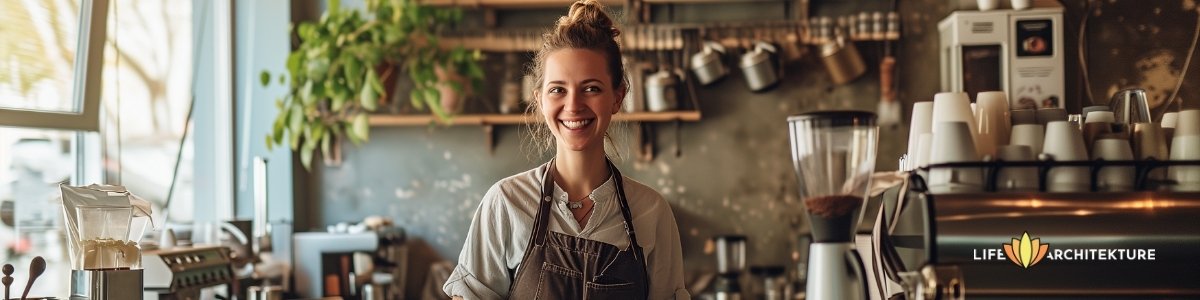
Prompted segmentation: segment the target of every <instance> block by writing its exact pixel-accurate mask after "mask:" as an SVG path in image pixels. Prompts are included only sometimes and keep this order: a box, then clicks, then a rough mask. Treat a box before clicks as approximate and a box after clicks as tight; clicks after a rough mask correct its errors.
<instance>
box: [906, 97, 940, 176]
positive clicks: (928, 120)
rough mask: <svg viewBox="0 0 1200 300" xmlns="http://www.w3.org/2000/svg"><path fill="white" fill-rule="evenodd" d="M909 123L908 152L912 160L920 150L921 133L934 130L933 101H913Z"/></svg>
mask: <svg viewBox="0 0 1200 300" xmlns="http://www.w3.org/2000/svg"><path fill="white" fill-rule="evenodd" d="M908 125H909V128H908V152H906V153H908V157H909V159H910V160H912V159H913V158H914V157H916V156H917V151H920V149H918V148H919V147H920V146H921V144H920V143H921V134H922V133H931V132H933V129H932V128H933V102H932V101H922V102H917V103H913V108H912V122H909V123H908ZM913 166H915V164H913Z"/></svg>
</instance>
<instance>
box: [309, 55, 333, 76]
mask: <svg viewBox="0 0 1200 300" xmlns="http://www.w3.org/2000/svg"><path fill="white" fill-rule="evenodd" d="M307 68H308V69H307V71H308V73H307V74H308V77H309V78H312V79H313V80H321V79H324V78H325V75H326V73H329V59H328V58H325V57H317V58H310V59H309V60H308V64H307Z"/></svg>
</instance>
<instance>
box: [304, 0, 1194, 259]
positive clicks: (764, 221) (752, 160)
mask: <svg viewBox="0 0 1200 300" xmlns="http://www.w3.org/2000/svg"><path fill="white" fill-rule="evenodd" d="M861 2H864V3H867V4H868V5H867V7H872V6H882V7H885V8H886V7H887V4H886V3H884V4H880V2H877V1H861ZM853 3H856V2H829V3H827V5H826V6H821V5H822V4H821V3H814V4H813V6H814V8H816V9H815V11H814V12H815V13H816V14H823V13H827V14H830V15H837V14H838V11H842V10H851V9H853V8H854V7H857V6H855V5H854V4H853ZM1154 3H1155V4H1154V5H1157V6H1161V7H1159V8H1155V7H1151V6H1148V5H1147V4H1143V2H1137V1H1123V2H1116V3H1114V2H1111V1H1105V2H1097V3H1094V4H1093V5H1096V6H1099V7H1100V10H1099V11H1097V12H1094V14H1093V20H1092V23H1091V26H1092V29H1090V30H1089V33H1088V35H1087V36H1088V37H1089V38H1090V39H1092V41H1091V44H1089V46H1088V47H1087V49H1088V50H1089V51H1090V52H1091V53H1093V55H1092V56H1091V57H1090V58H1089V64H1090V65H1091V66H1092V68H1093V69H1092V70H1091V72H1090V74H1093V78H1092V79H1091V80H1092V83H1091V85H1092V87H1093V88H1092V90H1093V92H1094V93H1095V94H1096V95H1108V94H1109V87H1110V86H1117V85H1127V84H1138V83H1143V84H1144V83H1147V82H1152V83H1154V84H1156V86H1158V87H1160V88H1159V92H1161V89H1162V86H1163V84H1164V82H1167V83H1170V84H1171V85H1173V83H1174V82H1175V80H1176V79H1177V78H1178V73H1179V69H1180V68H1181V66H1182V61H1181V60H1182V57H1184V56H1186V53H1185V52H1184V50H1186V49H1187V48H1186V47H1187V45H1186V44H1187V42H1188V41H1189V39H1188V38H1189V37H1190V35H1189V34H1190V33H1191V29H1192V28H1190V25H1192V24H1195V23H1193V22H1194V21H1193V20H1194V18H1195V16H1196V15H1195V14H1194V13H1193V12H1192V11H1191V10H1193V9H1195V5H1194V3H1193V2H1192V1H1184V2H1179V1H1157V2H1154ZM821 7H826V8H827V9H826V10H824V11H822V10H821V9H820V8H821ZM951 7H954V6H953V5H952V4H951V3H949V2H948V1H940V0H920V1H900V3H899V9H900V11H901V15H902V20H903V26H904V27H903V29H904V30H903V37H902V39H903V40H902V41H901V42H900V43H899V45H898V46H896V48H895V49H896V52H895V53H896V55H897V57H898V59H899V65H898V67H899V74H900V76H899V78H898V80H900V86H901V88H900V91H899V92H900V98H901V99H902V100H903V101H904V102H905V103H906V104H905V113H907V108H908V106H909V104H910V103H911V102H914V101H929V100H930V99H931V98H932V96H933V94H934V93H936V92H938V91H939V90H940V87H939V84H940V81H939V79H938V76H939V75H938V73H937V67H936V64H937V63H938V57H937V51H936V45H937V36H938V35H937V29H936V23H937V21H939V20H940V19H941V18H943V17H944V16H946V15H947V14H948V12H949V11H950V10H951ZM1067 7H1068V13H1067V15H1066V20H1068V25H1067V26H1066V28H1067V31H1069V32H1070V31H1077V30H1078V29H1079V27H1078V24H1077V23H1075V22H1077V21H1078V20H1080V17H1081V16H1082V12H1083V10H1082V8H1083V4H1082V2H1072V3H1068V5H1067ZM1181 9H1186V10H1187V11H1180V10H1181ZM564 11H565V9H564ZM681 11H682V9H681ZM557 13H561V12H557ZM680 15H685V18H686V15H687V14H685V13H680ZM545 20H546V23H547V24H549V23H550V22H552V21H553V19H552V18H549V19H545ZM1101 22H1107V23H1106V24H1100V23H1101ZM1118 24H1120V25H1118ZM1146 24H1151V25H1146ZM1143 25H1144V26H1145V28H1146V29H1145V30H1141V29H1137V30H1134V31H1130V30H1131V29H1129V28H1130V27H1132V28H1142V27H1141V26H1143ZM1152 31H1153V32H1158V33H1160V34H1162V36H1170V37H1180V38H1178V39H1171V40H1167V39H1160V38H1157V37H1154V36H1150V35H1148V33H1149V32H1152ZM1077 41H1078V34H1077V33H1068V34H1066V42H1067V46H1068V48H1069V49H1070V50H1069V51H1066V52H1067V53H1068V55H1067V61H1068V64H1067V69H1068V72H1067V86H1068V91H1069V92H1068V94H1069V95H1068V99H1067V104H1068V108H1069V109H1070V110H1071V111H1078V109H1079V107H1080V106H1081V103H1084V100H1081V98H1080V97H1079V95H1081V94H1083V93H1082V90H1081V87H1080V86H1081V84H1080V83H1079V82H1080V80H1079V79H1078V77H1079V72H1078V64H1077V63H1075V62H1076V61H1077V58H1078V56H1077V55H1076V54H1074V52H1075V49H1076V48H1075V46H1076V45H1078V42H1077ZM858 45H859V49H860V51H862V53H863V56H864V58H865V59H866V60H867V65H868V66H869V68H870V69H869V70H868V73H867V75H866V76H864V77H863V78H860V79H858V80H857V81H855V82H853V83H852V84H849V85H844V86H836V85H833V84H832V83H831V82H830V79H829V77H828V75H827V74H826V73H825V71H824V69H823V67H822V65H821V63H820V61H819V60H818V59H817V58H816V57H814V56H813V55H811V53H810V55H809V56H807V57H806V58H805V59H804V61H802V62H801V63H799V64H796V65H792V66H790V67H789V69H788V70H787V77H786V78H785V79H784V80H785V81H784V82H785V83H784V84H782V85H781V86H780V87H779V88H777V89H775V90H772V91H770V92H766V93H750V92H748V91H747V89H746V88H745V84H744V83H743V82H742V81H741V78H740V73H738V72H735V73H733V74H732V75H733V76H732V77H730V78H727V79H726V80H725V81H723V82H721V83H718V84H716V85H714V86H711V87H704V88H700V92H699V94H700V95H701V96H700V97H699V98H700V106H701V110H702V111H703V115H704V119H703V120H702V121H700V122H697V123H683V124H682V126H681V127H680V128H679V133H680V135H679V137H678V140H679V147H681V150H682V155H681V156H679V157H675V156H673V155H672V151H673V149H674V147H675V142H674V141H675V139H676V136H675V134H676V131H675V129H674V127H673V126H672V125H671V124H657V125H654V126H655V128H656V130H655V132H656V134H657V136H658V137H659V139H658V149H659V152H658V158H657V159H656V160H654V161H653V162H650V163H636V162H633V161H632V160H631V159H626V160H624V161H622V162H621V163H620V164H619V165H620V167H621V168H622V170H623V172H625V173H626V175H628V176H630V177H633V178H635V179H637V180H639V181H641V182H643V183H646V184H647V185H649V186H651V187H654V188H656V189H658V190H659V192H660V193H662V194H663V195H664V196H665V197H666V199H667V200H668V201H669V202H670V203H671V204H672V208H673V210H674V213H675V215H676V218H677V219H678V221H679V230H680V233H681V235H682V236H683V249H684V258H685V262H686V263H687V265H686V268H687V269H688V270H712V269H714V268H715V266H714V264H715V263H714V258H713V257H712V256H711V254H709V253H707V252H706V251H705V249H706V244H705V242H706V239H707V238H708V237H710V236H712V235H716V234H729V233H738V234H746V235H749V236H750V241H751V245H750V253H751V258H750V263H751V264H783V263H787V262H789V261H790V257H791V252H792V250H793V249H792V247H791V246H790V244H791V241H792V239H793V238H794V236H795V235H797V234H799V233H800V232H801V230H802V227H804V226H802V224H803V220H801V219H798V218H797V217H796V212H797V210H796V209H797V205H796V204H797V199H796V195H795V187H794V186H795V183H794V181H795V175H794V174H793V173H792V170H791V169H790V167H788V166H789V161H790V156H789V152H788V151H790V150H789V149H788V141H787V134H786V133H787V127H786V124H785V121H784V120H785V118H786V117H787V116H788V115H791V114H796V113H801V112H806V111H813V110H822V109H861V110H874V109H875V106H876V101H877V99H878V98H879V89H878V79H877V78H878V77H877V76H878V75H877V74H878V70H877V67H876V66H877V64H878V61H879V60H878V58H879V57H880V56H881V55H882V52H883V47H882V45H881V44H880V43H875V42H865V43H859V44H858ZM1131 52H1132V53H1131ZM1147 53H1148V54H1147ZM1155 53H1158V54H1155ZM1163 53H1166V54H1163ZM1125 55H1128V56H1125ZM1142 60H1149V61H1152V62H1155V63H1157V65H1153V66H1154V67H1158V68H1159V69H1155V68H1154V67H1147V64H1138V63H1135V62H1137V61H1142ZM1193 68H1194V67H1193ZM1139 79H1140V80H1139ZM1191 86H1192V85H1190V84H1189V85H1185V86H1184V88H1185V89H1188V88H1189V87H1191ZM1194 94H1195V92H1187V93H1184V94H1183V96H1184V99H1188V98H1194V96H1192V95H1194ZM1105 99H1107V97H1106V96H1105V97H1100V96H1097V97H1096V98H1095V99H1094V100H1089V101H1092V102H1095V103H1106V102H1107V100H1105ZM1189 101H1194V100H1189ZM905 118H906V119H907V117H905ZM497 131H498V133H497V136H498V137H499V139H498V142H497V143H498V144H497V146H496V148H495V152H494V153H489V152H488V149H487V148H486V145H485V144H484V143H483V138H484V133H483V131H482V130H481V128H480V127H472V126H461V127H449V128H447V127H433V128H425V127H411V128H385V127H376V128H373V129H372V131H371V139H372V140H371V142H370V143H369V144H366V145H365V146H362V147H357V148H356V147H353V146H350V145H347V147H346V149H347V150H349V151H346V153H345V154H346V155H345V157H346V161H345V163H344V164H343V165H341V166H339V167H318V168H316V169H315V170H313V172H312V173H311V175H310V176H307V177H303V176H302V177H299V178H298V179H297V180H298V181H297V182H298V183H297V184H298V185H307V187H308V193H303V194H306V195H298V196H299V197H301V198H298V199H297V201H298V203H297V205H298V206H308V207H312V208H313V209H311V210H309V211H308V213H307V214H306V215H298V216H297V218H299V219H301V220H303V221H302V222H305V224H310V225H315V226H318V227H319V226H323V225H326V224H333V223H337V222H355V221H358V220H361V219H362V218H363V217H365V216H369V215H384V216H389V217H392V218H394V219H395V220H396V222H397V223H398V225H400V226H403V227H404V228H405V229H406V230H408V232H409V233H410V234H411V235H412V236H413V237H415V238H419V239H420V240H421V242H419V244H420V245H421V249H422V250H421V251H420V254H422V255H428V256H429V257H427V259H448V260H451V261H453V260H456V259H457V255H458V253H459V251H460V250H461V245H462V240H463V238H464V235H465V233H466V227H467V226H468V225H469V223H470V218H471V215H472V213H473V212H474V210H475V208H476V206H477V205H478V203H479V200H480V198H481V196H482V194H483V193H484V192H485V191H486V189H487V188H488V187H489V186H490V185H491V184H492V183H494V182H495V181H496V180H498V179H500V178H503V177H506V176H508V175H511V174H514V173H517V172H521V171H525V170H528V169H530V168H533V167H535V166H536V165H537V164H539V163H541V162H542V161H544V159H545V158H534V159H532V160H531V159H529V158H527V157H528V156H529V155H527V154H526V153H525V152H522V150H521V146H520V145H521V143H522V140H521V139H522V138H523V135H522V134H523V133H522V132H521V131H520V130H518V128H517V127H515V126H513V127H502V128H499V129H497ZM906 136H907V128H905V126H903V125H901V126H898V127H895V128H883V129H882V131H881V138H880V145H879V159H878V161H877V166H878V169H881V170H882V169H894V168H895V167H896V159H897V158H898V157H899V156H900V154H901V153H902V152H903V151H904V149H903V148H904V147H906V145H905V143H906ZM627 144H628V143H627ZM623 153H624V154H626V155H627V156H628V155H629V154H632V151H630V150H628V149H626V150H625V151H624V152H623ZM422 263H427V261H424V260H423V261H422ZM417 267H418V268H420V265H418V266H417Z"/></svg>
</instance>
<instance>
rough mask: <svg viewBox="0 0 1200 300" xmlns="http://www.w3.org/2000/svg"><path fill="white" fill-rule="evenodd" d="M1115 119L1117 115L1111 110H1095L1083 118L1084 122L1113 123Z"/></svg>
mask: <svg viewBox="0 0 1200 300" xmlns="http://www.w3.org/2000/svg"><path fill="white" fill-rule="evenodd" d="M1115 121H1116V117H1115V116H1114V115H1113V113H1112V112H1111V111H1093V112H1089V113H1088V114H1087V116H1085V117H1084V118H1083V122H1084V123H1112V122H1115Z"/></svg>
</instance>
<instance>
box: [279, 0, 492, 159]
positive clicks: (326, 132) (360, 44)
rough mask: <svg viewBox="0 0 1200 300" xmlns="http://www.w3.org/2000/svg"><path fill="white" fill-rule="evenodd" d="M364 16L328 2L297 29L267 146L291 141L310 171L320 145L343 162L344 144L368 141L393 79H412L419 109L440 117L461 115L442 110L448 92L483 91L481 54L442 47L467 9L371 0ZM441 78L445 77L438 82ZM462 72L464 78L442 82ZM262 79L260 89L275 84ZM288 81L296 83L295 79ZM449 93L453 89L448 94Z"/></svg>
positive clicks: (412, 96)
mask: <svg viewBox="0 0 1200 300" xmlns="http://www.w3.org/2000/svg"><path fill="white" fill-rule="evenodd" d="M366 4H367V9H366V11H365V12H366V16H363V14H362V12H360V11H358V10H354V9H343V8H341V5H340V1H339V0H330V1H329V8H328V10H327V11H325V13H324V14H322V16H321V18H320V19H319V20H317V21H316V22H301V23H299V24H293V30H294V31H295V33H296V35H297V37H298V38H299V44H298V45H297V46H296V49H295V50H294V51H292V52H291V53H290V54H289V55H288V57H287V76H286V77H284V76H280V82H281V84H287V85H288V87H289V92H288V93H287V94H286V95H284V96H283V97H281V98H280V99H277V100H276V103H275V104H276V107H277V108H278V109H279V114H278V115H277V116H276V118H275V122H274V124H273V128H272V131H271V133H270V134H268V135H267V147H268V148H272V147H274V146H278V145H283V144H284V143H285V142H286V143H287V145H288V146H289V147H290V148H291V149H292V150H293V151H297V152H299V154H300V161H301V162H302V163H303V165H304V167H305V168H306V169H307V168H310V166H311V162H312V158H313V152H314V151H315V150H316V149H317V148H318V147H320V149H321V152H322V153H324V154H325V161H326V163H327V164H331V165H335V164H337V163H338V162H339V161H340V152H341V151H340V149H339V148H340V146H339V145H340V144H341V140H342V139H343V138H348V139H349V140H350V142H352V143H354V144H355V145H360V144H362V143H364V142H366V141H367V140H368V139H369V138H368V134H369V129H370V125H369V123H368V117H367V115H368V113H370V112H373V111H375V110H376V109H377V108H378V107H379V106H380V105H381V104H387V102H388V99H390V97H389V94H390V93H392V92H394V91H393V90H392V87H391V84H390V83H392V82H394V80H393V79H392V78H393V77H394V76H399V74H407V75H408V77H409V79H410V80H412V83H413V85H412V86H413V88H412V90H411V91H409V94H408V95H409V99H410V100H411V103H412V105H413V107H415V108H417V109H419V110H423V109H425V108H429V110H430V111H432V113H433V114H434V115H436V116H437V117H438V118H439V119H443V120H445V119H448V118H450V117H451V115H452V114H453V113H454V112H455V111H453V110H449V111H448V110H447V109H443V105H442V102H443V101H444V100H443V99H444V97H443V94H445V93H447V91H454V92H456V94H458V95H459V97H465V96H466V93H463V92H469V91H470V90H472V89H471V88H470V87H472V86H473V87H475V89H474V90H479V89H478V86H479V85H480V84H481V82H482V79H483V71H482V68H481V67H480V66H479V60H480V59H481V54H480V53H479V51H478V50H475V51H471V50H467V49H463V48H462V47H455V48H453V49H443V47H442V46H441V45H440V44H439V43H438V34H439V33H440V32H442V31H443V30H445V29H447V27H449V26H452V25H454V24H456V23H457V22H458V21H459V20H461V19H462V11H461V10H458V9H455V8H438V7H430V6H424V5H421V3H419V2H417V1H414V0H366ZM439 74H442V75H441V76H439ZM445 74H457V75H456V76H459V77H455V78H461V80H441V79H439V77H441V78H446V77H447V76H446V75H445ZM271 78H272V76H271V74H270V73H268V72H266V71H264V72H263V73H262V83H263V85H267V84H269V83H270V81H271ZM289 79H290V80H289ZM447 88H448V89H447Z"/></svg>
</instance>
